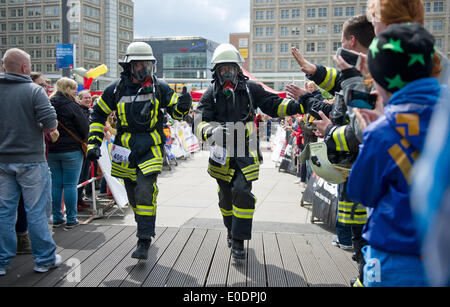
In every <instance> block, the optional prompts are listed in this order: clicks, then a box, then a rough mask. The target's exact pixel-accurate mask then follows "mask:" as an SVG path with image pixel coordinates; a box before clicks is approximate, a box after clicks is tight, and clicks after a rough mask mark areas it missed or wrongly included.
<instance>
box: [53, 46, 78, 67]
mask: <svg viewBox="0 0 450 307" xmlns="http://www.w3.org/2000/svg"><path fill="white" fill-rule="evenodd" d="M73 64H74V45H73V44H56V68H57V69H72V68H73Z"/></svg>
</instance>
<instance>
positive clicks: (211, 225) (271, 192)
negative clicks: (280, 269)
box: [94, 151, 328, 234]
mask: <svg viewBox="0 0 450 307" xmlns="http://www.w3.org/2000/svg"><path fill="white" fill-rule="evenodd" d="M263 155H264V163H263V165H262V167H261V174H260V180H259V181H257V182H256V183H254V185H253V194H254V195H255V196H256V197H257V204H256V210H255V215H254V227H253V229H254V231H269V232H276V233H301V234H305V233H314V234H328V232H327V231H326V230H324V229H323V228H321V227H320V226H317V225H313V224H311V223H310V215H311V210H310V209H309V208H303V207H301V206H300V199H301V193H302V190H301V188H300V187H299V185H298V184H294V182H295V181H296V177H295V176H293V175H291V174H287V173H284V172H279V171H278V169H277V168H276V165H275V163H274V162H273V161H271V159H270V155H271V152H270V151H264V152H263ZM207 165H208V152H199V153H196V154H195V155H193V156H192V157H191V158H188V159H187V160H185V161H180V162H179V164H178V166H176V167H173V168H172V171H168V170H167V171H164V172H163V173H162V174H161V175H160V176H159V178H158V186H159V189H160V192H159V195H158V213H157V219H156V225H157V227H189V228H206V229H219V230H221V229H223V228H224V226H223V222H222V217H221V214H220V210H219V208H218V204H217V202H218V197H217V183H216V181H215V179H213V178H211V177H210V176H209V174H208V173H207V172H206V169H207ZM94 223H96V224H114V225H130V226H134V225H135V222H134V217H133V214H132V211H131V210H127V216H126V217H125V218H115V217H113V218H110V219H99V220H96V221H94Z"/></svg>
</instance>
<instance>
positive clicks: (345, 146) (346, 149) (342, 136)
mask: <svg viewBox="0 0 450 307" xmlns="http://www.w3.org/2000/svg"><path fill="white" fill-rule="evenodd" d="M345 128H346V126H344V127H342V128H340V129H341V131H340V132H339V136H340V138H341V141H342V144H343V149H344V151H350V149H349V148H348V145H347V141H346V140H345Z"/></svg>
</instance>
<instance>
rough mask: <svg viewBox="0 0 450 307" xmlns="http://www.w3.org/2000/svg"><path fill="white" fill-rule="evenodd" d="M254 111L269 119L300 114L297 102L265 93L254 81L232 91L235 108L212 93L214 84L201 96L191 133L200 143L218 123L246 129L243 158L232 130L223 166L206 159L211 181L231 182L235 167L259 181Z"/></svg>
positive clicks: (229, 100) (218, 93)
mask: <svg viewBox="0 0 450 307" xmlns="http://www.w3.org/2000/svg"><path fill="white" fill-rule="evenodd" d="M257 108H259V109H260V110H261V111H262V112H263V113H265V114H267V115H269V116H271V117H283V116H288V115H294V114H298V113H301V114H303V112H302V109H301V106H300V104H299V103H298V102H297V101H295V100H292V99H283V98H281V97H280V96H278V95H276V94H273V93H270V92H267V91H266V90H264V88H263V87H262V86H261V85H259V84H258V83H256V82H253V81H240V82H239V83H238V85H237V87H236V90H235V105H233V103H232V99H231V98H226V97H225V95H224V94H223V92H222V91H216V90H215V84H213V85H212V86H210V87H209V88H208V89H207V90H206V92H205V93H204V95H203V96H202V99H201V100H200V103H199V106H198V108H197V110H196V114H195V120H194V134H195V135H196V136H197V137H198V138H199V139H200V140H204V141H207V140H208V139H209V138H210V137H212V131H213V129H214V127H216V126H217V125H218V124H220V125H225V124H226V123H232V124H233V125H235V127H245V155H243V154H240V152H239V151H240V150H239V148H238V147H239V146H236V145H237V143H236V141H237V138H238V137H237V134H238V133H237V131H234V132H235V133H233V131H232V132H231V134H232V135H235V136H236V137H235V138H233V139H234V142H235V143H234V145H235V146H228V145H231V144H230V143H228V144H227V146H226V147H227V160H226V164H225V165H221V164H219V163H216V162H215V161H213V160H212V159H210V160H209V167H208V173H209V174H210V175H211V176H212V177H213V178H216V179H221V180H223V181H226V182H231V180H232V179H233V176H234V173H235V169H236V167H238V168H239V169H240V170H241V171H242V172H243V174H244V176H245V178H246V180H247V181H248V182H252V181H256V180H258V179H259V166H260V164H261V162H262V155H261V153H260V151H259V141H258V136H257V129H256V125H255V110H256V109H257ZM254 144H256V146H255V145H254ZM230 148H231V149H230ZM231 151H232V152H231ZM241 153H242V152H241Z"/></svg>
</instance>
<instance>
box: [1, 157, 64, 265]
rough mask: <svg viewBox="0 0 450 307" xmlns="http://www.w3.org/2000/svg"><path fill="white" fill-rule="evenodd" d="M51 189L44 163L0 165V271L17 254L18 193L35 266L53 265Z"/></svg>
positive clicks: (53, 243) (45, 163)
mask: <svg viewBox="0 0 450 307" xmlns="http://www.w3.org/2000/svg"><path fill="white" fill-rule="evenodd" d="M50 189H51V181H50V173H49V170H48V165H47V162H42V163H7V164H5V163H0V234H1V235H0V268H6V267H7V266H8V264H9V263H10V261H11V259H12V258H13V257H14V256H15V255H16V247H17V237H16V232H15V225H16V221H17V206H18V203H19V198H20V194H22V195H23V199H24V205H25V211H26V214H27V220H28V232H29V235H30V240H31V250H32V253H33V255H34V258H35V259H34V261H35V263H36V265H39V266H51V265H53V264H54V263H55V250H56V244H55V242H54V241H53V238H52V235H51V233H50V229H49V227H48V222H47V208H48V203H49V200H50V197H51V196H50Z"/></svg>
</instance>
